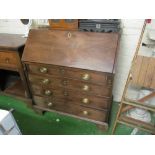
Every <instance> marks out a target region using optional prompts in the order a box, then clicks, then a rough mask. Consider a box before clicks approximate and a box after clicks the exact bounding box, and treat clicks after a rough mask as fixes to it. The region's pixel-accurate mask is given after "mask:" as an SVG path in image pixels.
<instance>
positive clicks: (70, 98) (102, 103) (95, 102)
mask: <svg viewBox="0 0 155 155" xmlns="http://www.w3.org/2000/svg"><path fill="white" fill-rule="evenodd" d="M66 94H67V96H64V94H62V95H57V94H56V95H55V96H54V95H51V96H47V97H46V96H44V101H46V102H53V101H55V100H60V102H66V101H67V102H68V103H69V104H73V103H75V104H80V105H82V106H86V107H92V108H96V109H109V108H110V106H111V102H112V98H103V97H96V96H92V95H84V94H80V93H76V94H75V92H72V91H67V92H66ZM38 98H39V97H38ZM40 98H43V97H40Z"/></svg>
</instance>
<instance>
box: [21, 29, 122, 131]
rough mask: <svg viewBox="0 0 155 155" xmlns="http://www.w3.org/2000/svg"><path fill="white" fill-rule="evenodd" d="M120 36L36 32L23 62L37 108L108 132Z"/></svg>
mask: <svg viewBox="0 0 155 155" xmlns="http://www.w3.org/2000/svg"><path fill="white" fill-rule="evenodd" d="M118 36H119V35H118V34H117V33H110V34H108V33H107V34H106V33H91V32H78V31H71V32H68V31H58V30H56V31H54V30H31V31H30V33H29V37H28V39H27V43H26V47H25V49H24V53H23V57H22V61H23V63H25V65H26V68H27V71H28V79H29V85H30V88H31V93H32V96H33V101H34V107H35V108H36V109H40V110H42V111H56V112H59V113H61V114H65V115H69V116H73V117H76V118H80V119H83V120H87V121H91V122H94V123H96V124H99V125H103V126H104V127H105V128H107V127H108V120H109V113H110V110H111V102H112V85H113V76H114V74H113V70H114V63H115V56H116V50H117V44H118V38H119V37H118ZM45 38H46V39H45Z"/></svg>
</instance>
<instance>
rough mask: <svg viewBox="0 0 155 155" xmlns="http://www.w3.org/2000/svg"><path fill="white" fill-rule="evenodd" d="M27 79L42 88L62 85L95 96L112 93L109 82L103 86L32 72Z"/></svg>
mask: <svg viewBox="0 0 155 155" xmlns="http://www.w3.org/2000/svg"><path fill="white" fill-rule="evenodd" d="M29 80H30V82H31V83H32V84H36V85H41V86H42V87H44V88H50V87H51V88H55V89H56V88H57V89H59V88H58V87H63V88H66V89H71V90H74V91H78V92H83V93H87V94H95V95H97V96H111V93H112V86H111V85H110V84H109V85H105V86H103V85H96V84H91V83H86V82H83V81H79V80H72V79H68V78H57V77H48V76H37V75H32V74H29Z"/></svg>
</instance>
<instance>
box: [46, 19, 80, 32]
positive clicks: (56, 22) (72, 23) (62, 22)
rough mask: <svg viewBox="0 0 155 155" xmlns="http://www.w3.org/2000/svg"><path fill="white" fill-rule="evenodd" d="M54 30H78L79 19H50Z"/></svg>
mask: <svg viewBox="0 0 155 155" xmlns="http://www.w3.org/2000/svg"><path fill="white" fill-rule="evenodd" d="M48 21H49V25H50V28H51V29H52V30H78V19H49V20H48Z"/></svg>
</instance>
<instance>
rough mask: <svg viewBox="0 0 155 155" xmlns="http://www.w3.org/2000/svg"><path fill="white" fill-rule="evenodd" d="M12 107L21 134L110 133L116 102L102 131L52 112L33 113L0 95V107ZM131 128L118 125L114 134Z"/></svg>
mask: <svg viewBox="0 0 155 155" xmlns="http://www.w3.org/2000/svg"><path fill="white" fill-rule="evenodd" d="M11 108H13V109H14V112H13V115H14V117H15V119H16V121H17V124H18V126H19V128H20V130H21V132H22V134H23V135H110V134H111V130H112V126H113V123H114V120H115V116H116V113H117V110H118V104H117V103H115V102H113V105H112V111H111V117H110V126H109V130H108V131H102V130H100V129H99V128H97V127H96V125H95V124H93V123H90V122H88V121H83V120H80V119H75V118H72V117H69V116H64V115H60V114H57V113H54V112H46V113H45V114H44V115H39V114H37V113H35V112H34V111H33V110H32V109H30V108H28V107H27V106H26V104H25V103H24V102H22V101H20V100H17V99H14V98H12V97H8V96H0V109H7V110H10V109H11ZM132 130H133V129H132V128H129V127H126V126H124V125H118V126H117V128H116V132H115V134H117V135H128V134H130V133H131V131H132Z"/></svg>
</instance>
